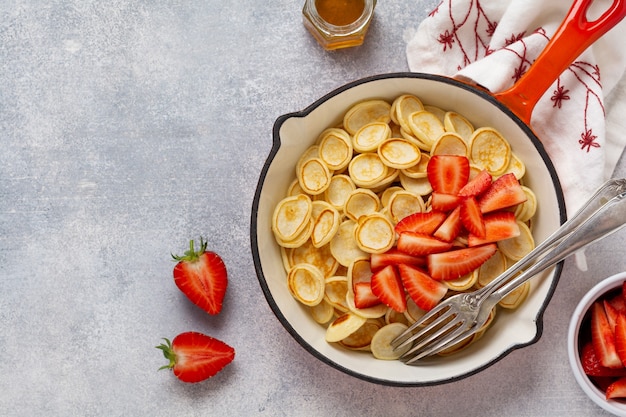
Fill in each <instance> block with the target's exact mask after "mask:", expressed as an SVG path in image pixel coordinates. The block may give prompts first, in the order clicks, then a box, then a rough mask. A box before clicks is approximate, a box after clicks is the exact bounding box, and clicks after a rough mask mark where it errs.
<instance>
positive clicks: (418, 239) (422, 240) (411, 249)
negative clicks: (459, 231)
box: [397, 232, 452, 256]
mask: <svg viewBox="0 0 626 417" xmlns="http://www.w3.org/2000/svg"><path fill="white" fill-rule="evenodd" d="M397 248H398V250H400V251H402V252H404V253H408V254H409V255H413V256H423V255H428V254H431V253H438V252H445V251H447V250H450V249H451V248H452V244H451V243H448V242H444V241H443V240H440V239H437V238H436V237H433V236H428V235H424V234H420V233H413V232H404V233H400V237H399V238H398V243H397Z"/></svg>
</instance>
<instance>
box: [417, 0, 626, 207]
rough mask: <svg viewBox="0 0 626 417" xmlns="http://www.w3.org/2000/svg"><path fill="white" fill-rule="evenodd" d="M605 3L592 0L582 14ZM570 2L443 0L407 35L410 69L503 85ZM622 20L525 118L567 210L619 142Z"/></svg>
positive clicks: (623, 139)
mask: <svg viewBox="0 0 626 417" xmlns="http://www.w3.org/2000/svg"><path fill="white" fill-rule="evenodd" d="M610 3H611V2H610V1H608V0H607V1H604V0H596V2H595V3H594V4H593V5H592V7H591V9H590V14H589V15H588V18H589V19H590V20H594V16H599V15H600V14H601V13H602V12H603V11H604V10H606V9H607V8H608V5H610ZM570 6H571V1H570V0H554V1H545V0H443V1H441V3H439V5H438V6H437V7H436V8H435V9H434V10H433V11H432V12H431V13H430V14H429V16H428V17H427V18H426V19H425V20H424V21H423V22H422V23H420V25H419V27H418V28H417V31H416V33H415V35H414V36H413V37H412V38H411V39H410V40H409V42H408V45H407V49H406V52H407V60H408V64H409V68H410V70H411V71H414V72H425V73H431V74H439V75H446V76H453V77H458V78H464V79H469V80H471V81H473V82H475V83H477V84H480V85H482V86H484V87H486V88H487V89H489V90H490V91H491V92H494V93H495V92H499V91H503V90H505V89H506V88H508V87H510V86H511V85H512V84H513V83H514V82H515V81H516V80H517V79H519V77H520V76H521V75H522V74H523V73H524V72H525V70H527V68H528V66H529V65H530V64H531V63H532V62H533V61H534V59H535V58H536V57H537V55H538V54H539V53H540V52H541V50H542V49H543V48H544V47H545V45H546V43H547V42H548V39H549V37H550V36H552V34H553V33H554V32H555V31H556V29H557V28H558V26H559V24H560V23H561V21H562V20H563V19H564V17H565V15H566V13H567V11H568V10H569V8H570ZM625 22H626V21H622V22H621V23H620V24H619V25H617V26H616V27H615V28H613V29H612V30H611V31H610V32H609V33H607V34H605V35H604V36H603V37H602V38H601V39H600V40H598V41H596V43H595V44H594V45H593V46H592V47H590V48H588V49H587V51H585V52H584V53H583V54H582V55H581V56H580V57H579V58H578V59H576V61H575V62H574V63H573V64H572V65H571V66H570V67H569V68H568V69H567V70H566V71H565V72H563V74H562V75H561V76H560V77H559V78H558V80H556V81H555V82H554V84H553V85H552V86H551V87H550V88H549V89H548V90H547V91H546V93H545V94H544V95H543V96H542V98H541V99H540V100H539V102H538V103H537V105H536V106H535V109H534V112H533V114H532V117H531V122H530V124H531V127H532V128H533V130H534V131H535V133H536V134H537V136H538V137H539V138H541V141H542V142H543V144H544V146H545V148H546V151H547V152H548V154H549V155H550V158H551V159H552V161H553V163H554V165H555V168H556V171H557V174H558V176H559V179H560V181H561V185H562V187H563V193H564V197H565V203H566V207H567V211H568V213H570V214H571V213H573V212H575V211H576V210H577V209H578V208H579V207H580V204H581V203H583V202H584V201H585V200H586V199H587V198H588V197H589V196H590V195H591V194H592V193H593V192H594V191H595V190H596V189H597V188H598V187H599V186H600V185H601V184H602V183H603V182H604V181H605V180H606V179H608V178H610V176H611V175H612V172H613V169H614V168H615V164H616V163H617V161H618V159H619V157H620V155H621V154H622V151H623V149H624V146H625V145H626V134H625V132H626V113H624V108H625V106H626V82H624V81H621V80H622V75H623V74H624V70H625V68H626V48H624V47H623V39H624V35H625V32H626V23H625ZM616 86H617V88H616ZM611 92H614V94H613V95H612V96H609V94H610V93H611Z"/></svg>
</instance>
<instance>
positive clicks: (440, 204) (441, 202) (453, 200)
mask: <svg viewBox="0 0 626 417" xmlns="http://www.w3.org/2000/svg"><path fill="white" fill-rule="evenodd" d="M461 201H463V197H460V196H458V195H456V194H445V193H439V192H437V191H433V192H432V193H431V195H430V205H431V206H432V208H433V209H435V210H438V211H445V212H448V211H452V210H454V209H455V208H457V207H458V206H459V204H461Z"/></svg>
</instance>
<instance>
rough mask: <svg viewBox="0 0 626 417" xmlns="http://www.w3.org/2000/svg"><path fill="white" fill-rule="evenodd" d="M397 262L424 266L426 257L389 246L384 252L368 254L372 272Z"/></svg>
mask: <svg viewBox="0 0 626 417" xmlns="http://www.w3.org/2000/svg"><path fill="white" fill-rule="evenodd" d="M399 264H406V265H415V266H425V265H426V258H424V257H421V256H412V255H409V254H408V253H404V252H402V251H399V250H398V249H397V248H391V249H389V250H388V251H387V252H384V253H373V254H372V255H371V256H370V268H371V270H372V272H376V271H379V270H381V269H383V268H384V267H386V266H387V265H399Z"/></svg>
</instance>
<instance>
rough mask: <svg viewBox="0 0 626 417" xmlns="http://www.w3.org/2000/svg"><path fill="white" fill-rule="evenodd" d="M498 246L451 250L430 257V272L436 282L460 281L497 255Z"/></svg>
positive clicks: (428, 260)
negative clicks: (459, 279)
mask: <svg viewBox="0 0 626 417" xmlns="http://www.w3.org/2000/svg"><path fill="white" fill-rule="evenodd" d="M496 250H497V246H496V244H495V243H490V244H487V245H483V246H475V247H471V248H464V249H457V250H451V251H448V252H443V253H434V254H431V255H428V256H427V258H426V261H427V263H428V272H429V274H430V276H431V277H432V278H433V279H436V280H452V279H458V278H460V277H462V276H463V275H465V274H468V273H470V272H472V271H473V270H475V269H476V268H478V267H480V266H481V265H482V264H483V263H484V262H486V261H487V259H489V258H491V256H492V255H493V254H494V253H496Z"/></svg>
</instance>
